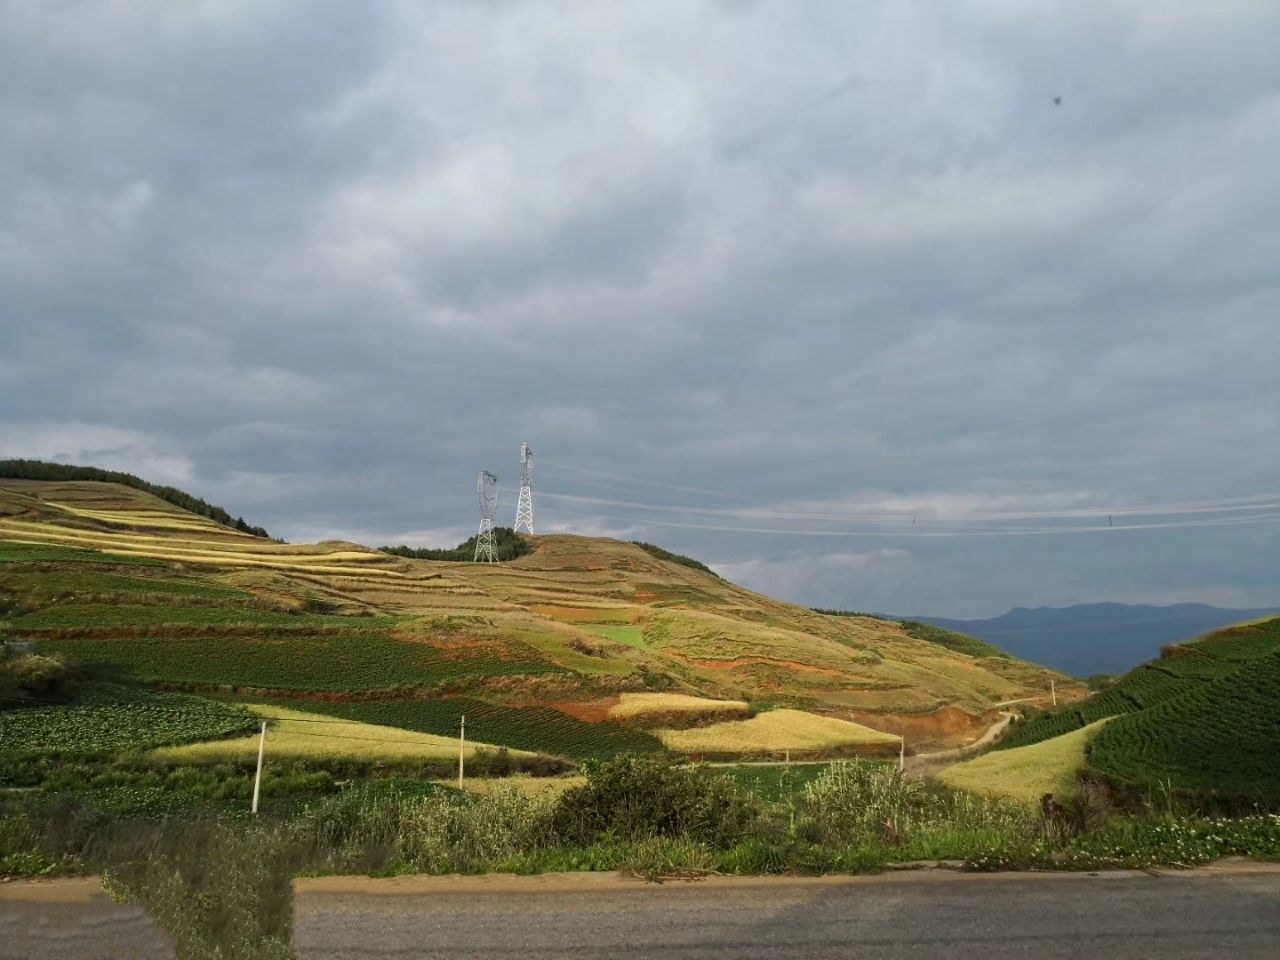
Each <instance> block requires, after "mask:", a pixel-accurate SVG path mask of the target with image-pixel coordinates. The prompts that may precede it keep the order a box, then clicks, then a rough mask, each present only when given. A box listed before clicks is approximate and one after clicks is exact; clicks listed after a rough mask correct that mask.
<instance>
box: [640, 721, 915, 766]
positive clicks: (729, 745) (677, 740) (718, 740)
mask: <svg viewBox="0 0 1280 960" xmlns="http://www.w3.org/2000/svg"><path fill="white" fill-rule="evenodd" d="M657 735H658V738H659V739H660V740H661V741H662V742H663V744H665V745H666V746H667V748H668V749H670V750H675V751H676V752H678V753H687V754H695V755H700V756H720V755H735V754H736V755H757V754H759V755H779V754H782V753H783V752H784V751H788V752H791V753H797V754H808V753H822V752H828V751H839V750H842V749H848V748H853V747H864V746H875V745H887V744H895V743H897V742H898V738H897V737H896V736H894V735H893V734H890V733H882V732H881V731H879V730H872V729H871V728H870V727H864V726H862V724H859V723H850V722H849V721H848V720H839V719H836V718H835V717H820V716H818V715H817V714H813V713H805V712H804V711H803V710H771V711H769V712H768V713H762V714H759V715H758V716H755V717H752V718H751V719H750V720H730V721H727V722H725V723H716V724H712V725H711V726H709V727H697V728H694V729H691V730H659V731H657Z"/></svg>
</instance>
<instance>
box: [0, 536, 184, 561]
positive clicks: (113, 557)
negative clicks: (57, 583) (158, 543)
mask: <svg viewBox="0 0 1280 960" xmlns="http://www.w3.org/2000/svg"><path fill="white" fill-rule="evenodd" d="M0 563H90V564H95V565H98V566H124V567H167V566H169V564H167V563H165V562H164V561H163V560H153V559H151V558H150V557H127V556H124V555H123V554H118V553H101V552H99V551H97V550H79V549H77V548H75V547H59V546H55V545H53V544H45V543H15V542H12V541H7V540H0Z"/></svg>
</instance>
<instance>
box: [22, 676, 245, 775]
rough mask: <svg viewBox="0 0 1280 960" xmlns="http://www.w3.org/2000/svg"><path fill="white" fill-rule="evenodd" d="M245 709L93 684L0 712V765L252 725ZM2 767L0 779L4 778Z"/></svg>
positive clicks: (209, 736) (148, 745)
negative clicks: (58, 700) (70, 696)
mask: <svg viewBox="0 0 1280 960" xmlns="http://www.w3.org/2000/svg"><path fill="white" fill-rule="evenodd" d="M254 726H255V722H254V719H253V717H252V716H251V715H250V714H249V713H248V711H246V710H244V709H241V708H239V707H236V706H234V705H231V704H224V703H217V702H215V701H211V700H203V699H200V698H198V697H189V696H184V695H182V694H177V693H160V692H157V691H152V690H143V689H139V688H136V687H122V686H116V685H105V684H104V685H101V686H95V687H93V688H92V689H90V690H88V691H86V692H85V693H84V694H83V695H82V696H80V697H79V698H77V699H76V700H75V701H74V702H72V703H68V704H65V705H56V706H52V705H46V706H24V707H20V708H15V709H8V710H3V711H0V764H3V762H4V760H13V759H15V758H21V757H27V756H31V755H36V754H39V755H43V756H57V757H89V756H104V755H107V754H111V753H114V752H116V751H120V750H127V751H139V750H150V749H152V748H154V747H160V746H166V745H171V744H184V743H195V742H197V741H200V740H215V739H218V738H220V737H226V736H231V735H234V734H237V733H244V732H246V731H250V730H252V729H253V728H254ZM4 776H5V774H4V772H3V767H0V782H3V779H4Z"/></svg>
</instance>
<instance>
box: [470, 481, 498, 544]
mask: <svg viewBox="0 0 1280 960" xmlns="http://www.w3.org/2000/svg"><path fill="white" fill-rule="evenodd" d="M476 502H477V503H478V504H479V506H480V532H479V533H477V534H476V555H475V561H476V562H477V563H479V562H480V561H482V560H483V561H484V562H485V563H493V562H494V561H496V560H497V559H498V558H497V557H496V556H494V553H493V515H494V513H496V512H497V510H498V478H497V477H496V476H494V475H493V474H492V473H490V472H489V471H488V470H481V471H480V475H479V476H478V477H476Z"/></svg>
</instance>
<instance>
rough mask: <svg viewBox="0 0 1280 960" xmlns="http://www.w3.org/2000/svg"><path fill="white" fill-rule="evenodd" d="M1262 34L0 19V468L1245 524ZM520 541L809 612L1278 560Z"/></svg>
mask: <svg viewBox="0 0 1280 960" xmlns="http://www.w3.org/2000/svg"><path fill="white" fill-rule="evenodd" d="M1277 35H1280V11H1277V9H1276V8H1275V6H1274V5H1273V4H1268V3H1263V2H1253V3H1249V2H1236V3H1227V4H1217V5H1215V6H1214V8H1213V9H1212V10H1207V9H1199V8H1191V7H1184V6H1183V5H1179V4H1163V5H1149V4H1137V3H1103V2H1097V3H1070V4H1069V3H1059V2H1048V0H1045V2H1039V3H1035V4H1023V5H1014V6H1010V5H1006V4H1003V3H998V2H995V0H986V2H980V0H969V2H965V3H957V4H948V5H947V6H946V7H945V8H939V7H938V6H936V5H932V4H922V3H919V4H917V3H901V4H895V5H893V7H892V9H891V10H889V9H886V10H885V11H882V12H875V11H868V10H867V9H865V8H857V7H856V6H854V5H849V4H840V3H831V4H813V5H808V6H806V7H805V8H804V9H803V11H798V10H797V9H796V8H795V7H794V5H789V4H782V3H764V2H761V3H746V4H738V3H733V4H726V3H706V4H689V3H683V2H682V3H676V2H670V3H655V4H645V5H639V6H635V7H630V8H618V9H610V10H609V11H607V12H606V11H601V10H599V9H597V8H595V7H592V6H589V5H578V6H573V5H570V6H567V7H566V6H564V5H551V4H540V3H510V4H483V5H478V4H463V3H458V4H450V3H444V4H433V5H429V6H423V5H419V4H411V3H390V2H388V3H369V4H360V5H352V4H345V3H337V2H334V3H318V4H309V5H307V6H306V7H305V8H302V7H298V6H297V5H293V4H284V3H268V4H262V3H253V4H249V3H237V2H231V0H227V2H211V3H205V4H200V5H196V6H189V5H188V6H181V5H179V6H175V5H172V4H167V3H161V2H155V3H128V4H124V3H121V4H115V3H106V4H95V5H92V6H88V7H86V6H83V5H68V6H59V5H48V4H35V5H30V4H16V3H15V4H7V5H0V124H2V125H3V129H5V130H6V131H7V132H8V134H9V135H8V136H6V137H4V138H3V140H0V291H3V296H0V404H2V407H3V410H4V413H5V417H4V424H3V427H2V428H0V454H6V455H8V454H14V455H39V456H48V457H61V458H65V459H70V460H91V461H94V462H98V463H102V464H103V465H109V466H113V467H122V468H127V469H134V470H135V471H137V472H139V473H144V474H148V475H150V476H152V477H153V478H155V479H161V480H168V481H172V482H179V481H180V482H182V483H183V484H184V485H186V486H189V487H192V488H193V489H194V490H195V491H196V492H198V493H200V494H202V495H205V496H208V497H210V498H212V499H216V500H218V501H220V502H223V503H225V504H226V505H227V506H228V508H230V509H232V510H233V511H234V512H237V513H240V512H242V513H244V514H245V515H246V516H247V517H249V518H251V519H252V520H253V521H254V522H257V523H263V524H265V525H267V526H268V527H270V528H271V529H273V530H275V531H279V532H281V533H283V534H284V535H286V536H289V537H293V538H299V539H302V538H308V537H318V536H333V535H341V536H347V537H351V538H354V539H365V540H379V539H391V538H395V537H403V538H406V539H415V540H424V541H425V540H430V541H433V542H447V541H448V540H450V539H454V538H457V537H459V536H460V535H463V534H465V532H467V531H468V530H469V528H470V526H471V517H470V513H471V510H472V506H471V497H470V494H469V491H470V489H471V487H472V483H473V478H474V475H475V472H476V470H477V469H479V468H480V467H490V468H494V469H496V470H497V471H498V472H499V473H500V474H502V475H503V477H504V479H506V480H508V481H509V480H510V479H511V478H512V477H513V476H514V472H515V469H514V466H515V459H516V458H515V453H514V451H515V450H516V448H517V447H518V444H519V442H520V441H521V440H524V439H528V440H529V441H530V442H531V443H532V444H533V445H534V447H535V450H536V451H537V453H538V457H539V464H540V465H541V464H543V463H545V464H546V465H547V469H546V470H545V472H540V473H539V481H540V484H541V486H542V487H543V488H544V489H545V490H546V491H547V492H548V493H552V492H558V493H561V494H569V495H577V496H595V497H601V498H606V499H613V500H620V501H631V502H641V503H653V504H658V505H665V506H672V505H677V506H686V505H694V506H707V505H715V504H717V503H720V504H721V505H724V504H731V505H734V506H738V505H745V506H749V507H754V508H756V509H758V510H761V511H764V512H769V511H773V512H778V511H784V512H785V511H792V512H795V511H796V510H797V509H801V508H803V509H808V510H809V512H823V510H825V511H826V512H830V513H838V512H841V511H847V510H852V509H853V508H854V506H858V507H859V508H860V509H864V510H865V509H870V508H883V509H890V508H891V509H906V508H907V507H908V506H911V507H912V508H913V509H916V510H919V511H922V512H924V513H928V512H929V511H934V512H935V513H936V512H937V511H943V512H945V511H947V510H954V509H964V510H974V511H982V510H984V509H985V510H996V509H999V510H1005V511H1009V510H1014V511H1016V510H1018V509H1025V510H1045V509H1049V510H1052V509H1056V508H1064V507H1079V506H1092V505H1114V504H1123V503H1131V504H1144V503H1156V502H1176V501H1183V500H1200V499H1218V498H1225V497H1233V496H1245V495H1250V494H1257V493H1266V492H1272V491H1274V490H1275V489H1276V483H1275V480H1274V478H1275V477H1276V476H1277V467H1280V445H1277V444H1276V443H1275V437H1276V436H1277V433H1278V432H1280V386H1278V384H1280V381H1277V379H1276V376H1275V358H1276V357H1277V356H1280V328H1277V326H1276V323H1275V319H1274V318H1275V316H1276V310H1277V307H1278V306H1280V285H1277V282H1276V277H1277V276H1280V269H1277V268H1278V267H1280V263H1278V262H1277V261H1278V260H1280V254H1277V251H1278V250H1280V236H1277V228H1276V224H1277V223H1280V187H1278V186H1277V181H1276V178H1275V176H1274V171H1275V169H1276V168H1277V164H1278V163H1280V123H1278V122H1277V121H1278V120H1280V65H1278V61H1277V58H1276V57H1275V55H1274V53H1275V51H1274V41H1273V38H1274V37H1275V36H1277ZM1057 96H1060V97H1061V98H1062V103H1061V105H1060V106H1055V105H1054V102H1053V100H1054V97H1057ZM557 464H559V465H560V466H561V467H562V469H561V470H559V471H557V470H556V469H555V467H556V465H557ZM584 469H586V470H595V471H597V473H595V474H590V473H584V472H582V471H583V470H584ZM601 472H603V473H604V474H609V475H617V476H622V477H631V478H633V479H632V480H630V481H627V480H617V479H614V478H613V476H608V477H606V476H601V475H600V474H601ZM634 477H639V478H640V480H641V482H636V481H635V480H634ZM694 488H696V489H694ZM702 489H708V490H718V491H722V493H721V495H720V498H715V497H711V496H709V495H706V494H703V493H700V492H698V491H699V490H702ZM508 499H509V500H510V499H511V498H510V497H508ZM511 506H512V507H513V506H514V504H513V503H512V504H511ZM540 509H541V512H542V516H543V517H544V519H545V523H546V524H548V525H554V526H555V528H557V529H573V530H579V531H583V532H592V533H604V532H613V533H619V534H623V535H627V536H634V537H643V538H645V539H651V540H659V541H661V542H663V543H664V544H667V545H669V546H671V547H673V548H677V549H682V550H686V551H688V552H691V553H694V554H695V555H698V556H700V557H703V558H704V559H707V560H709V561H712V562H714V563H716V564H718V565H719V566H720V567H721V568H722V569H724V570H725V571H726V572H728V573H731V574H733V575H734V576H738V577H741V578H742V579H743V580H744V582H747V583H749V584H750V585H752V586H756V587H759V588H760V589H764V590H772V591H775V592H779V593H783V594H785V595H786V596H788V597H789V598H792V599H796V600H799V601H801V602H809V603H817V604H822V605H826V606H851V607H857V608H861V609H867V608H874V609H881V610H907V611H919V612H934V613H954V614H989V613H996V612H999V611H1000V610H1002V609H1004V608H1005V607H1007V606H1010V605H1013V604H1034V603H1051V602H1068V601H1073V600H1096V599H1111V598H1114V599H1137V598H1142V599H1150V598H1153V597H1167V598H1169V599H1173V598H1181V597H1186V598H1199V599H1211V598H1212V599H1217V600H1219V601H1221V600H1230V601H1231V602H1240V603H1249V604H1262V603H1275V602H1280V596H1278V595H1277V594H1276V592H1275V590H1276V588H1275V584H1274V582H1273V580H1274V578H1268V577H1267V576H1266V574H1265V571H1267V570H1269V569H1272V570H1273V569H1274V566H1275V559H1276V556H1277V552H1278V549H1280V528H1278V527H1277V526H1276V525H1274V524H1273V525H1270V526H1267V525H1261V524H1260V525H1256V526H1240V527H1220V528H1209V529H1195V528H1192V529H1182V530H1168V531H1161V532H1156V531H1146V532H1136V533H1124V534H1117V535H1115V536H1092V535H1080V536H1061V537H1034V538H1028V539H1026V540H1019V539H1014V538H991V539H987V540H980V539H971V540H952V539H947V540H929V539H924V538H917V539H909V538H905V537H896V538H895V537H893V536H882V537H879V538H878V539H877V538H867V537H849V538H848V539H847V541H846V540H845V539H842V538H839V537H813V538H809V539H802V538H797V537H786V536H771V535H767V534H748V533H742V532H730V531H724V530H709V529H702V527H708V526H733V525H736V526H746V527H752V526H754V527H761V528H763V527H769V526H770V524H764V523H755V524H751V523H741V522H734V523H725V522H724V518H723V517H720V518H717V517H716V516H715V515H698V514H688V515H682V516H672V515H670V514H663V513H661V512H656V511H646V510H642V509H638V508H623V507H610V506H606V505H599V504H597V505H591V504H587V503H585V502H582V501H565V500H561V501H553V500H552V499H550V498H547V499H546V500H545V501H543V502H540ZM659 521H663V522H659ZM672 522H687V523H688V524H690V525H687V526H672V525H668V524H670V523H672ZM548 528H550V526H548ZM1260 571H1262V572H1260Z"/></svg>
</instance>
